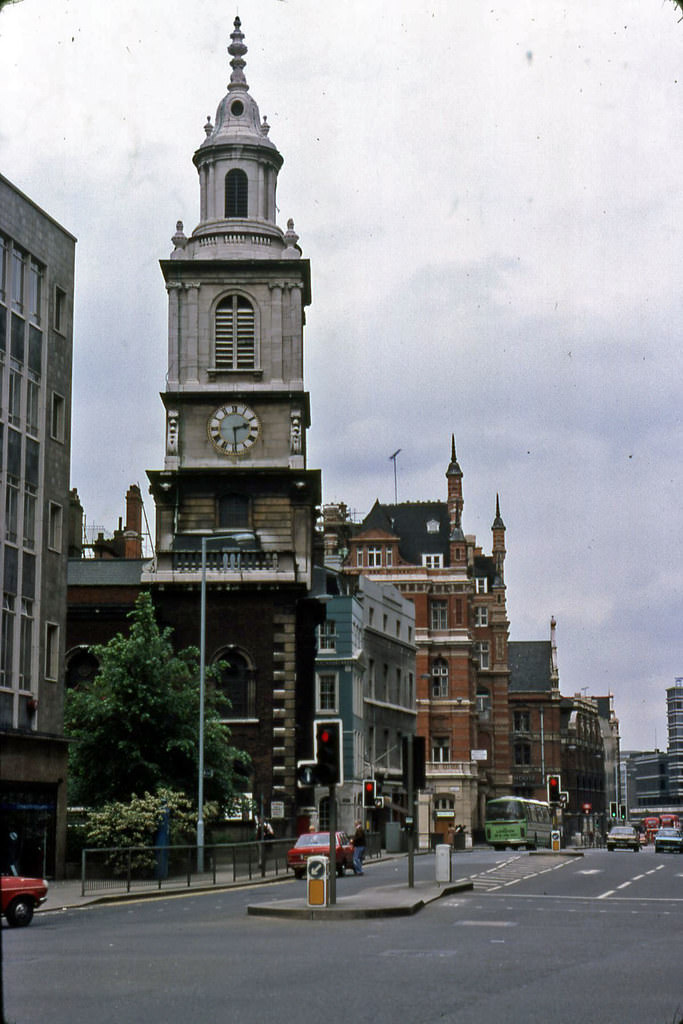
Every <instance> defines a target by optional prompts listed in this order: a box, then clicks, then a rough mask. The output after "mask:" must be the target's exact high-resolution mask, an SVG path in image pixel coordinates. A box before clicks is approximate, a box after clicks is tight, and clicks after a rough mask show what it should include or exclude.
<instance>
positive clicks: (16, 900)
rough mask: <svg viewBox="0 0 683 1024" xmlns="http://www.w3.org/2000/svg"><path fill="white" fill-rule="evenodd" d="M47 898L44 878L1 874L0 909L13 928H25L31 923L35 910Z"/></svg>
mask: <svg viewBox="0 0 683 1024" xmlns="http://www.w3.org/2000/svg"><path fill="white" fill-rule="evenodd" d="M46 899H47V882H46V881H45V879H44V878H23V877H22V876H21V875H0V911H1V912H2V914H3V916H4V917H6V918H7V923H8V925H9V926H10V927H11V928H25V927H26V925H27V924H30V923H31V920H32V919H33V911H34V910H35V909H36V907H39V906H40V904H41V903H44V902H45V900H46Z"/></svg>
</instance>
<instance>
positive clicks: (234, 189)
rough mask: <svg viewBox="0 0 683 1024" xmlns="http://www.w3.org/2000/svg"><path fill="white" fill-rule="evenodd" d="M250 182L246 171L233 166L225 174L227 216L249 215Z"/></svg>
mask: <svg viewBox="0 0 683 1024" xmlns="http://www.w3.org/2000/svg"><path fill="white" fill-rule="evenodd" d="M248 209H249V182H248V180H247V176H246V174H245V173H244V171H240V170H238V169H237V168H233V170H232V171H228V173H227V174H226V176H225V216H226V217H247V216H248V212H247V211H248Z"/></svg>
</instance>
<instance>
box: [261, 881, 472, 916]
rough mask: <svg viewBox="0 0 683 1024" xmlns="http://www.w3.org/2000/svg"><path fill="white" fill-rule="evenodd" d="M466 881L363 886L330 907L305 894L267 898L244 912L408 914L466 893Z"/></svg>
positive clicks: (467, 887) (351, 914) (274, 913)
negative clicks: (314, 902)
mask: <svg viewBox="0 0 683 1024" xmlns="http://www.w3.org/2000/svg"><path fill="white" fill-rule="evenodd" d="M473 887H474V886H473V883H472V882H470V881H462V882H450V883H449V884H448V885H443V886H438V885H436V884H435V883H434V882H420V883H417V884H416V885H415V886H414V887H413V888H410V887H408V886H406V885H385V886H376V887H364V888H363V889H362V890H361V891H359V892H356V893H353V895H350V896H342V897H337V901H336V903H334V904H332V905H331V906H329V905H327V906H323V907H311V906H309V905H308V903H307V900H306V894H305V893H302V894H301V896H300V897H297V898H296V899H293V900H270V901H268V902H264V903H252V904H249V906H248V907H247V913H248V914H250V915H251V916H253V917H287V918H294V919H298V920H305V921H332V920H335V921H343V920H349V919H351V918H361V917H410V916H412V915H413V914H417V913H418V911H420V910H422V908H423V907H425V906H427V905H428V904H429V903H433V902H434V901H435V900H438V899H441V898H442V897H444V896H452V895H453V894H454V893H460V892H468V891H470V890H471V889H472V888H473Z"/></svg>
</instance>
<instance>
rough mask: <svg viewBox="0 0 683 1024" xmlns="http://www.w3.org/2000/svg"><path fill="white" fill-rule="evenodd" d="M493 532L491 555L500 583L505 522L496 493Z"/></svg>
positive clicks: (503, 571) (503, 567)
mask: <svg viewBox="0 0 683 1024" xmlns="http://www.w3.org/2000/svg"><path fill="white" fill-rule="evenodd" d="M491 531H492V533H493V547H492V549H491V550H492V552H493V557H494V560H495V563H496V575H497V577H498V582H499V583H500V584H502V583H503V582H504V578H505V575H504V574H505V554H506V551H505V523H504V522H503V517H502V516H501V514H500V498H499V496H498V495H497V494H496V518H495V519H494V520H493V525H492V527H491Z"/></svg>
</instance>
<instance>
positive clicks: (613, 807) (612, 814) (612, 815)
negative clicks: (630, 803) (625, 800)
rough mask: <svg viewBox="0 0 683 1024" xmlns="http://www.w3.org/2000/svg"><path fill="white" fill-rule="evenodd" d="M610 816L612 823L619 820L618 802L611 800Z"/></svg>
mask: <svg viewBox="0 0 683 1024" xmlns="http://www.w3.org/2000/svg"><path fill="white" fill-rule="evenodd" d="M609 816H610V818H611V819H612V821H616V820H617V802H616V800H610V802H609Z"/></svg>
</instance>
